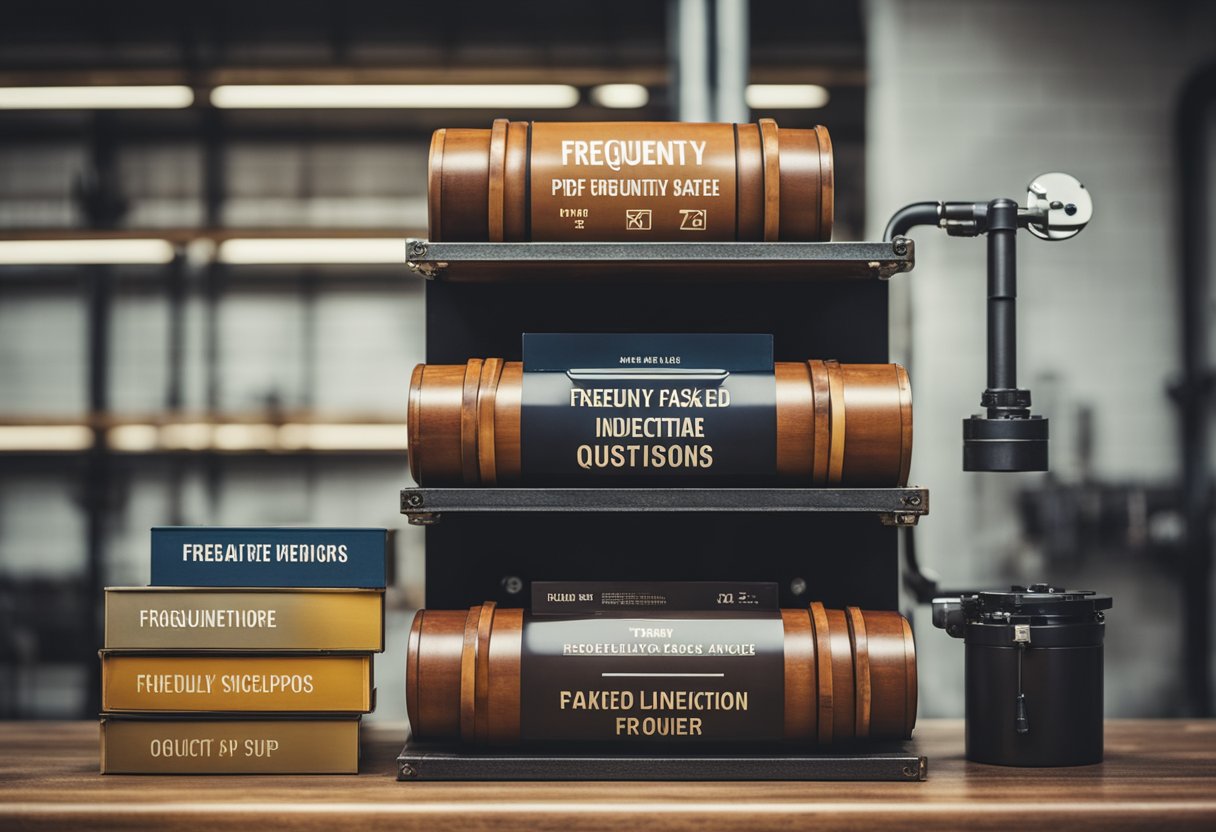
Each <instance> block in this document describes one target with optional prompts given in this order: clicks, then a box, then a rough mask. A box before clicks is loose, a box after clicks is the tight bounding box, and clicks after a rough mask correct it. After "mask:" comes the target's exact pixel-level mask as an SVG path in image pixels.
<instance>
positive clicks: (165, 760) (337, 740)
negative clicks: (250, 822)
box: [101, 716, 359, 774]
mask: <svg viewBox="0 0 1216 832" xmlns="http://www.w3.org/2000/svg"><path fill="white" fill-rule="evenodd" d="M101 773H102V774H358V773H359V717H357V716H356V717H337V718H335V717H320V718H318V717H313V718H311V719H198V718H195V719H164V718H146V717H145V718H138V717H113V716H103V717H102V719H101Z"/></svg>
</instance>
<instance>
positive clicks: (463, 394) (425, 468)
mask: <svg viewBox="0 0 1216 832" xmlns="http://www.w3.org/2000/svg"><path fill="white" fill-rule="evenodd" d="M774 373H775V375H776V385H777V396H776V398H777V408H776V410H777V413H776V419H777V477H776V478H777V480H779V481H782V482H788V483H797V484H800V485H831V484H842V485H854V486H892V485H898V486H902V485H905V484H907V482H908V468H909V466H910V464H911V461H912V392H911V386H910V385H909V383H908V374H907V372H906V371H905V370H904V368H903V367H901V366H899V365H898V364H839V363H837V362H835V361H803V362H777V363H776V364H775V365H774ZM522 393H523V365H522V364H521V363H520V362H518V361H502V360H501V359H498V358H487V359H485V360H482V359H480V358H474V359H470V360H469V362H468V363H467V364H465V365H464V366H461V365H458V364H455V365H453V364H419V365H418V366H417V367H415V368H414V374H413V377H412V378H411V380H410V397H409V410H408V418H407V421H408V429H409V459H410V471H411V473H412V474H413V476H414V479H415V480H416V481H417V482H418V484H419V485H431V486H443V485H462V484H463V485H478V486H495V485H516V484H519V483H520V482H521V481H522V479H523V477H522V471H521V448H520V418H521V408H522ZM534 484H540V483H534Z"/></svg>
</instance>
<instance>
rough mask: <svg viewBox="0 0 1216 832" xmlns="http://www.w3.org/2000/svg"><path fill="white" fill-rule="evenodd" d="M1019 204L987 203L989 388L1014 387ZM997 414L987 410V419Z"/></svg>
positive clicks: (1009, 388)
mask: <svg viewBox="0 0 1216 832" xmlns="http://www.w3.org/2000/svg"><path fill="white" fill-rule="evenodd" d="M1017 233H1018V206H1017V203H1016V202H1014V201H1013V200H1011V199H994V200H992V201H991V202H989V203H988V389H989V390H1014V389H1016V388H1017V386H1018V384H1017V374H1018V372H1017V369H1018V353H1017V298H1018V282H1017ZM998 415H999V414H996V413H993V412H992V411H991V410H989V411H988V416H989V418H998Z"/></svg>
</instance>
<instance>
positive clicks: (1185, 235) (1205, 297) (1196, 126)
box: [1170, 64, 1216, 717]
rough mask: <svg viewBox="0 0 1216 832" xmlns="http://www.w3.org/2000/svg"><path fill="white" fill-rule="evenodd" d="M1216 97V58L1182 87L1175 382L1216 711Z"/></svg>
mask: <svg viewBox="0 0 1216 832" xmlns="http://www.w3.org/2000/svg"><path fill="white" fill-rule="evenodd" d="M1213 103H1216V64H1213V65H1210V66H1208V67H1206V68H1204V69H1202V70H1200V71H1199V72H1198V73H1196V74H1195V75H1193V76H1192V77H1191V79H1190V80H1189V81H1187V83H1186V84H1185V85H1184V86H1183V89H1182V94H1181V96H1180V97H1179V99H1178V107H1177V110H1176V111H1175V121H1174V130H1175V132H1174V137H1175V142H1176V146H1177V150H1178V169H1177V172H1178V177H1179V195H1180V198H1181V205H1180V208H1181V210H1180V211H1179V217H1180V219H1181V239H1180V241H1179V242H1180V244H1181V253H1180V255H1181V256H1180V259H1179V266H1180V271H1179V275H1178V278H1179V285H1178V302H1179V317H1180V318H1181V321H1182V339H1181V343H1180V345H1179V346H1180V348H1181V358H1182V380H1181V382H1179V383H1178V384H1177V385H1175V386H1174V387H1173V388H1172V389H1171V391H1170V392H1171V393H1172V394H1173V398H1174V401H1175V403H1176V404H1177V406H1178V417H1179V420H1178V421H1179V437H1178V438H1179V443H1178V451H1179V453H1180V455H1181V469H1182V500H1183V518H1184V523H1185V537H1184V544H1183V545H1184V551H1183V558H1182V573H1181V575H1180V579H1181V582H1182V610H1183V612H1182V666H1183V667H1184V668H1186V671H1185V672H1186V693H1187V705H1188V710H1189V712H1190V714H1191V715H1192V716H1197V717H1209V716H1212V657H1211V653H1212V645H1211V626H1212V625H1211V613H1210V610H1211V604H1212V597H1211V596H1212V592H1211V581H1212V545H1213V540H1212V527H1211V505H1212V472H1211V470H1210V469H1209V467H1208V466H1209V462H1208V460H1209V458H1210V452H1211V435H1210V432H1209V424H1210V422H1209V420H1210V419H1211V403H1212V388H1213V374H1212V371H1211V369H1210V368H1209V367H1208V344H1207V339H1208V316H1209V314H1210V311H1209V310H1210V304H1211V298H1210V297H1209V288H1208V273H1209V269H1210V268H1211V265H1212V264H1211V262H1210V252H1209V248H1208V237H1207V233H1208V228H1209V216H1210V208H1211V206H1210V204H1209V199H1208V187H1209V184H1208V183H1209V181H1210V179H1209V173H1210V172H1209V170H1208V144H1209V130H1208V118H1209V116H1210V115H1211V112H1212V106H1213Z"/></svg>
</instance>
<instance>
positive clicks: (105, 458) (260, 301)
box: [0, 0, 866, 718]
mask: <svg viewBox="0 0 1216 832" xmlns="http://www.w3.org/2000/svg"><path fill="white" fill-rule="evenodd" d="M698 4H699V5H700V6H701V7H703V8H704V9H705V10H709V9H710V8H711V7H713V6H715V3H713V2H711V0H704V2H702V1H701V0H697V3H693V4H691V5H690V4H689V3H688V2H687V0H684V2H680V0H673V2H671V3H667V4H663V3H652V2H640V0H622V1H621V2H618V3H614V4H611V5H608V4H604V5H600V6H596V5H587V4H554V3H513V4H503V3H498V2H486V0H451V1H450V2H447V3H444V4H441V5H440V6H438V7H433V8H424V7H418V6H416V5H415V4H397V3H388V2H357V1H356V0H352V1H351V2H345V3H331V2H316V1H315V0H300V1H299V2H283V0H268V2H261V3H255V4H251V3H239V2H232V1H231V0H217V2H214V3H208V4H165V3H153V2H126V3H94V2H83V0H80V1H78V2H64V3H58V2H56V3H41V4H27V5H25V6H22V7H21V8H19V9H11V10H7V11H6V19H5V25H4V26H3V27H0V630H2V632H3V635H2V636H0V676H3V679H2V680H0V717H9V716H31V715H37V716H81V715H86V714H91V713H94V712H95V711H96V687H95V683H96V658H95V650H96V648H97V646H98V632H99V629H98V626H99V618H100V617H99V615H98V604H99V602H100V599H101V592H100V588H101V587H102V586H103V585H104V584H106V583H109V582H114V583H123V582H125V583H141V582H143V581H144V580H146V575H144V574H142V573H141V571H140V570H141V569H144V568H146V545H147V537H146V535H147V528H148V526H150V525H154V524H159V523H219V524H234V525H235V524H241V523H246V524H284V525H290V524H303V523H328V524H332V525H384V526H389V527H390V528H395V529H398V530H399V533H398V534H396V535H395V541H396V542H395V544H394V548H395V549H397V550H398V551H397V552H396V553H395V556H396V561H397V574H398V576H399V581H398V583H399V587H398V589H397V590H396V591H394V592H390V606H391V607H395V608H396V609H397V610H398V611H399V610H401V609H403V608H404V607H405V606H406V605H408V604H409V603H411V602H414V603H416V602H417V601H418V600H420V598H419V597H418V596H416V595H415V596H411V595H410V589H409V588H410V587H411V586H416V585H418V583H419V582H418V577H419V576H420V574H421V563H422V559H421V551H420V546H421V539H420V538H418V537H411V536H410V535H411V531H410V530H408V529H407V528H406V526H405V522H404V518H402V517H401V516H400V515H399V514H398V513H397V506H396V498H397V493H398V489H399V488H400V487H401V486H402V485H403V484H405V483H406V482H407V481H408V472H407V469H406V464H405V453H404V451H405V442H406V436H405V429H404V413H405V397H406V386H407V383H408V374H409V371H410V369H411V368H412V367H413V365H414V363H416V362H418V361H420V360H421V359H422V327H423V323H424V322H423V310H422V304H421V298H422V286H421V281H416V280H411V279H409V278H407V277H406V271H405V268H404V241H405V238H406V237H407V236H411V235H422V234H424V232H423V229H424V227H425V223H426V201H425V192H426V151H427V147H428V144H429V140H430V134H431V132H432V131H433V130H434V129H436V128H438V127H441V126H449V127H451V126H470V127H485V126H487V125H488V124H489V123H490V121H491V119H493V118H498V117H508V118H517V119H526V118H542V117H544V116H546V115H548V116H549V117H551V118H555V119H556V118H560V119H562V120H606V119H629V120H644V119H666V118H670V117H672V115H673V114H674V113H675V108H676V104H677V102H676V98H677V93H676V89H677V87H676V85H675V84H674V83H673V78H674V77H675V75H676V72H675V58H676V52H677V51H678V50H677V48H676V44H675V41H676V38H675V36H674V31H675V30H674V21H675V20H676V16H677V15H678V13H679V11H680V8H681V7H682V6H683V7H691V6H696V5H698ZM760 5H761V4H754V6H755V7H754V8H753V10H752V14H751V16H750V19H749V20H748V26H749V28H750V52H751V60H750V67H751V69H750V73H749V76H748V81H749V82H750V83H751V84H752V85H757V86H755V88H754V89H753V91H752V98H751V100H752V103H753V104H754V105H755V106H756V107H757V108H760V109H758V110H756V111H755V112H753V113H752V116H753V117H756V116H774V117H776V118H777V119H778V120H779V121H780V123H781V124H783V125H784V126H789V127H799V126H809V125H813V124H816V123H820V122H821V121H822V122H824V123H829V124H831V126H832V135H833V139H834V146H835V151H836V158H837V167H838V169H839V170H841V171H842V173H841V175H840V177H839V179H838V194H837V201H838V202H837V204H838V220H837V228H838V233H837V237H838V238H841V239H848V238H857V237H858V236H860V229H861V226H862V219H863V217H862V211H861V206H862V204H863V196H862V195H863V193H864V177H863V175H862V173H863V171H862V157H863V144H864V110H865V80H866V78H865V68H864V66H865V62H864V58H865V56H864V49H863V37H862V28H861V19H860V12H859V9H858V4H856V3H843V4H832V5H831V6H830V7H826V6H825V7H819V8H810V7H803V6H801V5H790V6H788V7H786V6H784V5H782V6H781V7H780V8H779V9H776V13H775V10H774V9H773V8H770V9H762V8H760ZM808 55H813V56H814V59H813V60H808ZM434 85H445V86H446V89H441V90H436V89H434ZM484 85H494V89H493V90H492V92H494V93H496V94H495V95H494V96H493V97H492V99H491V100H490V101H488V102H487V101H484V100H482V101H473V97H474V96H473V95H472V93H473V92H474V91H473V90H471V89H470V88H473V87H482V86H484ZM540 86H543V87H545V88H546V89H547V92H545V94H547V95H551V96H552V98H551V99H550V101H549V104H550V107H548V108H545V107H542V106H541V105H542V104H543V102H538V100H537V99H536V98H535V96H534V94H535V93H537V92H538V88H539V87H540ZM102 87H105V88H108V89H107V90H104V91H103V90H101V89H100V88H102ZM511 87H515V88H516V89H515V90H514V92H515V93H518V94H520V95H521V96H522V97H520V98H519V99H518V100H517V101H515V102H514V103H513V102H512V101H511V96H510V95H508V94H507V93H509V92H511V90H510V89H509V88H511ZM82 88H83V90H82ZM149 88H161V89H159V90H155V91H154V90H151V89H149ZM423 88H430V89H423ZM808 90H809V91H810V97H808V95H807V91H808ZM335 91H338V94H337V95H335V94H334V93H335ZM791 91H792V92H793V93H794V97H793V98H788V95H789V93H790V92H791ZM484 92H485V91H484V90H481V91H480V93H479V94H482V95H483V96H484ZM132 93H134V94H135V95H134V97H133V96H132ZM783 94H785V95H786V96H787V98H785V99H783V98H781V96H782V95H783ZM773 95H776V96H777V97H776V98H774V97H772V96H773ZM141 96H142V98H141ZM276 96H278V97H277V99H276ZM285 96H286V97H285ZM529 96H532V97H529ZM765 96H768V97H767V98H766V97H765ZM141 102H142V103H141ZM470 102H471V103H472V104H473V106H470ZM456 104H459V105H460V106H454V105H456ZM355 105H357V106H355ZM559 105H560V106H559ZM812 105H817V108H814V109H812V108H810V107H811V106H812ZM87 610H92V612H93V614H92V615H89V614H87V612H84V611H87ZM398 614H399V613H398ZM390 615H391V613H390ZM389 646H390V653H389V655H388V656H387V657H382V658H384V660H385V661H390V662H391V661H394V659H393V658H392V651H393V649H395V647H394V644H393V642H392V639H390V645H389ZM398 646H399V645H398ZM397 666H399V662H398V665H397ZM393 674H395V671H393V673H390V674H389V675H393ZM381 694H382V697H384V701H383V702H382V706H383V707H382V708H381V709H380V710H381V711H382V712H383V713H385V714H386V715H387V718H399V713H401V712H403V709H401V708H397V707H395V704H399V703H394V702H393V701H392V698H391V697H392V696H393V695H394V694H393V691H392V690H388V689H385V690H382V691H381Z"/></svg>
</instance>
